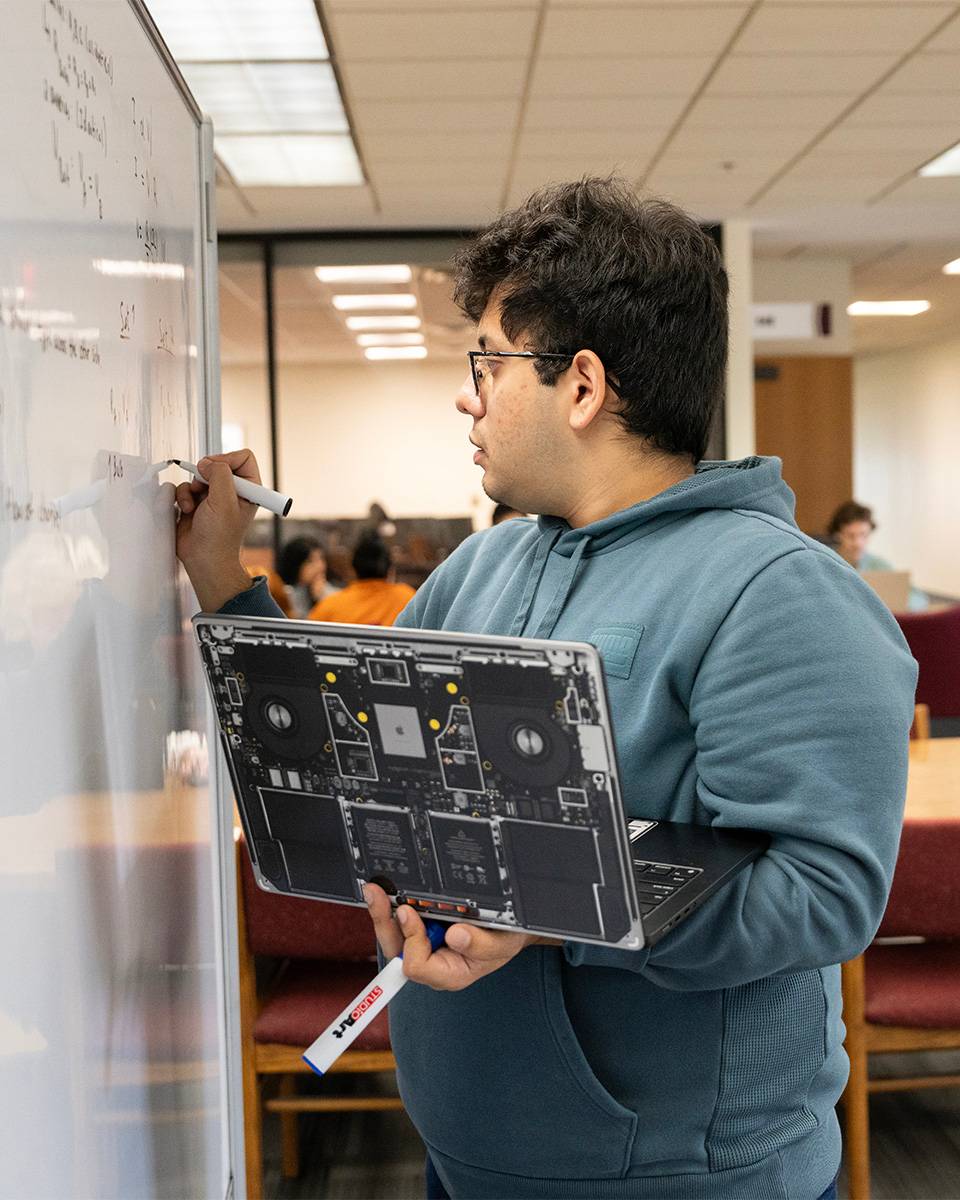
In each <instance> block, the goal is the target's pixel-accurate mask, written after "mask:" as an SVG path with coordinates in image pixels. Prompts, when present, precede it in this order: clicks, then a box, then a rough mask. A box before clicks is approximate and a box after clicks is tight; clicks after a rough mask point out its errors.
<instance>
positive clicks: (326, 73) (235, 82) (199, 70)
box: [182, 62, 350, 135]
mask: <svg viewBox="0 0 960 1200" xmlns="http://www.w3.org/2000/svg"><path fill="white" fill-rule="evenodd" d="M182 70H183V75H184V78H185V79H186V81H187V83H188V84H189V85H190V90H191V91H192V92H193V94H194V97H195V98H196V101H197V103H198V104H199V105H200V107H201V108H202V109H203V110H204V112H205V113H207V114H208V116H210V117H211V118H212V120H213V125H214V128H215V129H216V131H217V134H218V135H220V134H225V133H346V132H347V131H348V130H349V128H350V127H349V125H348V123H347V115H346V113H345V112H344V111H343V102H342V101H341V99H340V89H339V88H338V87H337V80H336V76H335V75H334V73H333V67H332V66H331V65H330V64H329V63H328V62H303V63H264V62H246V63H184V64H183V66H182Z"/></svg>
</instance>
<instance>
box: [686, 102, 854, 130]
mask: <svg viewBox="0 0 960 1200" xmlns="http://www.w3.org/2000/svg"><path fill="white" fill-rule="evenodd" d="M849 103H850V100H849V97H847V96H773V95H771V96H767V97H766V98H765V99H764V100H763V102H762V103H759V104H758V103H757V100H756V98H755V97H752V96H751V97H747V96H713V95H707V96H702V97H701V98H700V99H699V100H698V101H697V103H696V104H695V105H694V106H693V108H692V109H691V110H690V112H689V113H688V114H687V117H686V119H685V120H684V123H683V126H684V129H726V128H732V127H735V126H740V125H743V126H750V127H751V128H753V129H761V128H762V129H801V128H802V129H811V130H815V129H819V128H821V127H822V126H824V125H827V124H828V123H829V122H830V121H832V120H833V119H834V118H835V117H836V116H837V115H838V114H839V113H841V112H842V111H843V110H844V108H845V107H846V106H847V105H848V104H849Z"/></svg>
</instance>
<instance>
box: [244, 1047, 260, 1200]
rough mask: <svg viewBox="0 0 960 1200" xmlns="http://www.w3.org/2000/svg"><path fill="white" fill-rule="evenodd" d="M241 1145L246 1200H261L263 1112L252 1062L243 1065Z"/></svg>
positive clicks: (257, 1079) (257, 1077) (258, 1084)
mask: <svg viewBox="0 0 960 1200" xmlns="http://www.w3.org/2000/svg"><path fill="white" fill-rule="evenodd" d="M243 1144H244V1163H245V1165H246V1173H247V1200H263V1110H262V1108H261V1097H260V1077H259V1076H258V1075H257V1071H256V1067H255V1066H254V1064H253V1063H252V1062H246V1061H245V1062H244V1064H243Z"/></svg>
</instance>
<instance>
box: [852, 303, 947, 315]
mask: <svg viewBox="0 0 960 1200" xmlns="http://www.w3.org/2000/svg"><path fill="white" fill-rule="evenodd" d="M929 308H930V301H929V300H855V301H854V302H853V304H848V305H847V312H848V313H849V314H850V316H851V317H916V316H919V315H920V313H925V312H927V310H928V309H929Z"/></svg>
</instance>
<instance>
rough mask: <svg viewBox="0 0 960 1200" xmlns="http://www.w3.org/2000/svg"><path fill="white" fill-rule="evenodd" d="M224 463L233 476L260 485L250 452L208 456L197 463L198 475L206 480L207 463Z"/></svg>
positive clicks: (243, 451)
mask: <svg viewBox="0 0 960 1200" xmlns="http://www.w3.org/2000/svg"><path fill="white" fill-rule="evenodd" d="M217 462H223V463H226V464H227V466H228V467H229V468H230V470H231V471H232V472H233V474H234V475H239V476H240V477H241V479H249V480H250V481H251V482H252V483H261V482H262V480H261V479H260V468H259V467H258V466H257V460H256V458H255V457H254V454H253V451H252V450H231V451H230V453H229V454H208V455H207V456H206V457H205V458H201V459H200V461H199V462H198V463H197V466H198V467H199V469H200V474H201V475H202V476H203V477H204V478H205V479H206V478H208V476H209V472H208V471H207V466H208V464H209V463H217Z"/></svg>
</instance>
